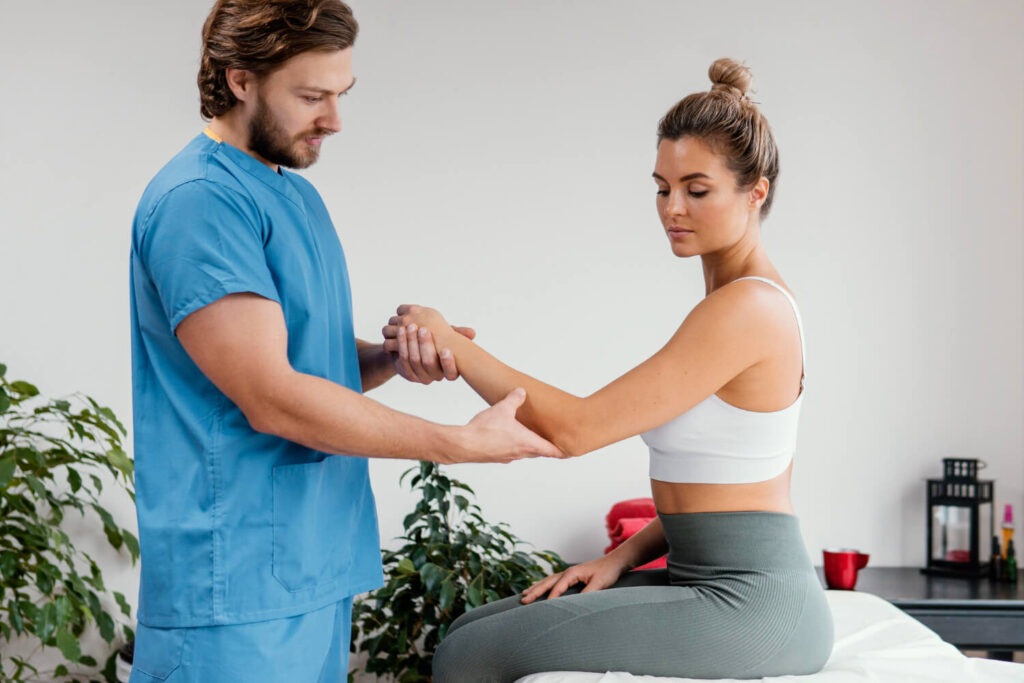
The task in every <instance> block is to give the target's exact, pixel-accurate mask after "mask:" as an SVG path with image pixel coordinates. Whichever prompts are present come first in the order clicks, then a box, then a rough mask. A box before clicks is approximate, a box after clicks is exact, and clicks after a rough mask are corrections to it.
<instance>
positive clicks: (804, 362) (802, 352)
mask: <svg viewBox="0 0 1024 683" xmlns="http://www.w3.org/2000/svg"><path fill="white" fill-rule="evenodd" d="M740 280H760V281H761V282H763V283H765V284H768V285H771V286H772V287H774V288H775V289H777V290H779V291H780V292H782V293H783V294H785V295H786V299H788V300H789V305H790V306H792V307H793V313H794V314H796V327H797V331H799V332H800V365H801V370H800V386H801V387H802V386H803V379H804V375H805V374H806V373H805V368H806V366H807V358H806V354H807V349H806V347H805V345H804V321H803V319H802V318H801V317H800V309H799V308H797V306H796V299H794V298H793V295H792V294H790V293H789V292H787V291H786V290H785V288H784V287H782V285H780V284H779V283H778V282H775V281H774V280H769V279H768V278H766V277H759V276H757V275H748V276H747V277H739V278H736V279H735V280H733V282H738V281H740Z"/></svg>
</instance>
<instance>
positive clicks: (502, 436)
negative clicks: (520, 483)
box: [448, 389, 566, 464]
mask: <svg viewBox="0 0 1024 683" xmlns="http://www.w3.org/2000/svg"><path fill="white" fill-rule="evenodd" d="M525 400H526V390H525V389H513V390H512V391H510V392H509V394H508V396H506V397H505V398H503V399H501V400H500V401H498V402H497V403H495V404H494V405H493V406H491V407H490V408H488V409H487V410H484V411H483V412H481V413H479V414H477V416H476V417H474V418H473V419H472V420H470V421H469V423H468V424H466V426H465V427H462V428H460V430H461V432H462V436H463V437H464V441H463V445H464V447H465V448H466V450H467V451H468V455H463V456H454V457H452V459H451V460H450V461H448V463H449V464H454V463H458V462H512V461H513V460H519V459H521V458H536V457H548V458H565V457H566V454H565V453H563V452H562V451H561V450H560V449H559V448H558V447H557V446H555V445H554V444H552V443H550V442H548V441H547V440H545V439H543V438H541V437H539V436H537V435H536V434H534V433H533V432H531V431H530V430H529V429H527V428H526V427H524V426H523V425H522V424H520V423H519V422H518V421H517V420H516V410H517V409H518V408H519V406H521V405H523V401H525Z"/></svg>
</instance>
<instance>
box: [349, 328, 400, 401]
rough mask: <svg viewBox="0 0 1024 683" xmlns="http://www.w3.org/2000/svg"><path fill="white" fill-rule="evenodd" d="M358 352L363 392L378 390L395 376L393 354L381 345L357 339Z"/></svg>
mask: <svg viewBox="0 0 1024 683" xmlns="http://www.w3.org/2000/svg"><path fill="white" fill-rule="evenodd" d="M356 351H357V353H358V354H359V374H360V376H361V377H362V382H363V392H367V391H369V390H370V389H376V388H377V387H379V386H380V385H381V384H384V382H387V381H388V380H389V379H391V378H392V377H394V376H395V364H394V363H393V362H392V361H391V354H389V353H388V352H387V351H385V350H384V347H383V346H382V345H381V344H371V343H370V342H367V341H363V340H362V339H356Z"/></svg>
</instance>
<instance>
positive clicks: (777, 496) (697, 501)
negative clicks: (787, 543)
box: [651, 463, 793, 515]
mask: <svg viewBox="0 0 1024 683" xmlns="http://www.w3.org/2000/svg"><path fill="white" fill-rule="evenodd" d="M792 472H793V463H790V464H789V467H787V468H786V471H785V472H783V473H782V474H780V475H779V476H777V477H775V478H774V479H769V480H768V481H759V482H757V483H756V484H676V483H673V482H668V481H658V480H657V479H651V494H652V496H653V497H654V507H656V508H657V509H658V512H660V513H662V514H666V515H672V514H679V513H691V512H739V511H755V510H757V511H765V512H784V513H788V514H793V503H792V502H791V501H790V499H789V482H790V475H791V474H792Z"/></svg>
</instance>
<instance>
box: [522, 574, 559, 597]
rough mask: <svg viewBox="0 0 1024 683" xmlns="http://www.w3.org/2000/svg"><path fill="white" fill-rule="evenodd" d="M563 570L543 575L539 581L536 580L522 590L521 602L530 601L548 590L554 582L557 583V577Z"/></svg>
mask: <svg viewBox="0 0 1024 683" xmlns="http://www.w3.org/2000/svg"><path fill="white" fill-rule="evenodd" d="M562 573H563V572H559V573H558V574H552V575H551V576H545V577H544V578H543V579H541V580H540V581H537V582H536V583H534V584H533V585H532V586H530V587H529V588H527V589H526V590H525V591H523V598H522V600H521V602H524V603H530V602H533V601H534V600H536V599H537V598H539V597H540V596H542V595H544V594H545V593H547V592H548V589H549V588H551V586H553V585H554V584H555V583H557V581H558V579H559V577H561V576H562Z"/></svg>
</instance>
